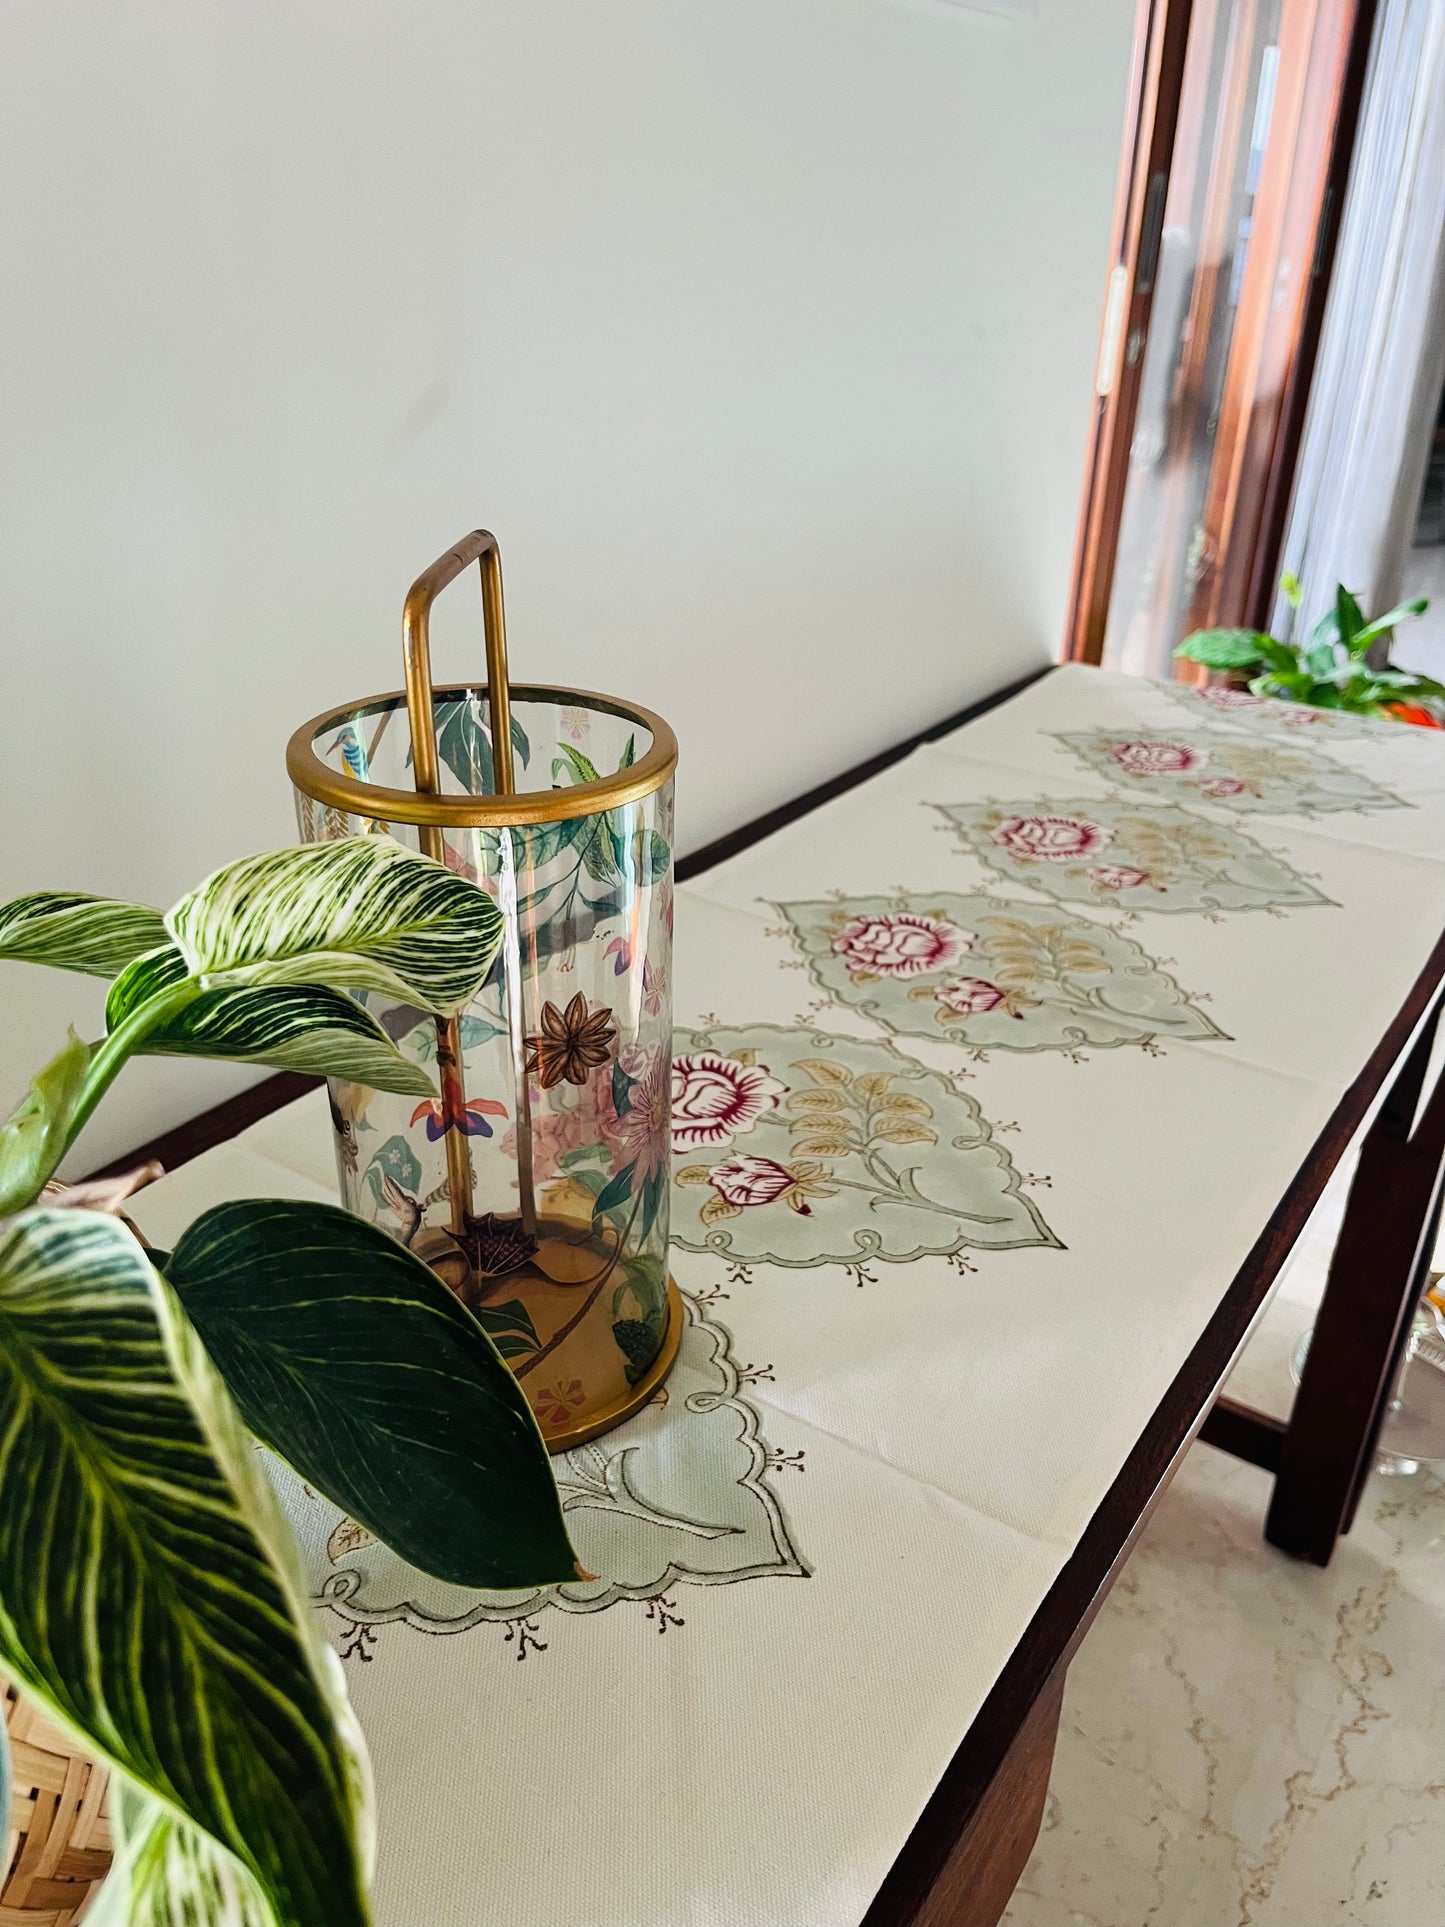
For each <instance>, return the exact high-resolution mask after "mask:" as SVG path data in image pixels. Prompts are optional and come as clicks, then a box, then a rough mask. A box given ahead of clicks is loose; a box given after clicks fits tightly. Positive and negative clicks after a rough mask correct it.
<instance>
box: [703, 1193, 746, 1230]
mask: <svg viewBox="0 0 1445 1927" xmlns="http://www.w3.org/2000/svg"><path fill="white" fill-rule="evenodd" d="M697 1215H698V1216H699V1217H700V1218H701V1219H702V1221H703V1223H704V1224H717V1223H718V1222H719V1221H720V1220H721V1219H723V1218H740V1217H741V1216H742V1215H743V1208H742V1206H741V1205H740V1204H729V1203H728V1201H727V1199H726V1198H722V1197H719V1196H718V1194H717V1192H716V1191H714V1192H713V1194H712V1196H711V1197H710V1198H709V1199H708V1201H707V1203H706V1204H705V1205H704V1206H703V1207H702V1210H701V1211H699V1212H698V1214H697Z"/></svg>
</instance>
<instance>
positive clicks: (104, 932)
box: [0, 890, 166, 977]
mask: <svg viewBox="0 0 1445 1927" xmlns="http://www.w3.org/2000/svg"><path fill="white" fill-rule="evenodd" d="M165 940H166V926H165V919H164V918H163V917H162V915H161V913H160V911H159V910H151V909H148V908H147V907H146V905H145V904H143V903H117V902H115V901H114V900H113V899H112V898H110V897H88V896H82V895H80V894H79V892H77V891H74V890H37V891H36V892H35V893H34V894H33V895H31V896H26V897H16V898H14V899H13V900H12V901H11V902H9V903H4V904H0V957H12V958H14V959H16V961H18V962H20V963H39V964H52V965H53V966H54V967H55V968H56V969H57V970H83V971H84V972H85V973H86V975H87V976H90V977H113V976H115V974H116V972H117V971H119V970H124V969H125V967H126V965H127V964H128V963H129V962H130V961H131V959H132V958H133V957H139V956H140V955H141V953H142V952H143V951H146V950H154V949H155V947H156V945H157V944H161V943H164V942H165Z"/></svg>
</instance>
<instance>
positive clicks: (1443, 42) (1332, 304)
mask: <svg viewBox="0 0 1445 1927" xmlns="http://www.w3.org/2000/svg"><path fill="white" fill-rule="evenodd" d="M1442 379H1445V0H1384V4H1383V5H1382V7H1381V9H1380V16H1379V19H1378V21H1377V23H1376V28H1375V37H1374V45H1373V48H1372V50H1371V55H1370V67H1369V73H1368V77H1367V79H1366V83H1365V97H1364V104H1363V111H1362V114H1361V121H1360V132H1359V140H1358V144H1357V147H1356V151H1355V159H1354V164H1353V167H1352V170H1351V175H1350V184H1349V190H1348V192H1347V195H1346V198H1345V206H1344V212H1343V217H1342V221H1341V227H1340V241H1339V247H1338V250H1337V252H1336V259H1335V271H1334V277H1333V280H1332V283H1331V287H1330V298H1329V302H1328V305H1327V307H1326V311H1325V323H1324V331H1323V334H1322V336H1321V339H1320V355H1319V361H1318V363H1317V366H1316V373H1315V382H1314V387H1313V390H1312V392H1311V396H1310V405H1309V412H1308V415H1307V417H1306V422H1305V433H1304V440H1303V442H1302V445H1301V450H1300V463H1299V472H1298V475H1297V478H1296V482H1295V493H1294V500H1293V502H1292V504H1291V508H1290V521H1289V528H1288V532H1287V534H1286V537H1285V548H1284V565H1285V567H1286V568H1287V569H1291V570H1293V572H1294V573H1295V574H1296V575H1297V576H1298V577H1299V579H1300V582H1301V583H1302V585H1303V588H1304V606H1303V610H1302V616H1303V619H1304V620H1305V621H1306V622H1312V621H1313V620H1314V619H1315V617H1316V616H1317V615H1319V614H1320V613H1321V611H1322V610H1324V609H1325V608H1326V607H1328V605H1329V604H1330V603H1331V602H1332V601H1333V599H1334V593H1335V584H1336V583H1337V582H1343V583H1344V584H1345V585H1346V586H1347V587H1348V588H1350V589H1352V590H1353V591H1354V592H1355V594H1357V595H1358V596H1359V597H1360V600H1361V602H1362V603H1363V604H1364V606H1365V607H1366V608H1367V609H1371V610H1379V609H1381V608H1384V607H1387V606H1388V605H1389V604H1390V603H1391V602H1392V601H1393V600H1395V598H1396V596H1397V594H1398V591H1399V587H1400V573H1401V569H1402V567H1403V563H1404V556H1405V550H1406V548H1407V546H1408V544H1409V541H1410V533H1411V528H1412V525H1413V521H1414V515H1415V507H1416V503H1417V501H1418V498H1419V492H1420V484H1421V480H1422V477H1423V475H1424V469H1425V461H1426V455H1427V451H1428V445H1429V437H1430V431H1431V427H1432V424H1433V420H1434V413H1435V406H1436V403H1437V401H1438V398H1439V394H1440V387H1441V382H1442ZM1288 614H1289V612H1288V609H1287V608H1286V607H1285V606H1284V604H1283V602H1281V603H1280V604H1279V605H1278V606H1277V607H1276V610H1275V622H1276V633H1277V634H1278V633H1283V625H1284V624H1285V623H1286V621H1287V618H1288Z"/></svg>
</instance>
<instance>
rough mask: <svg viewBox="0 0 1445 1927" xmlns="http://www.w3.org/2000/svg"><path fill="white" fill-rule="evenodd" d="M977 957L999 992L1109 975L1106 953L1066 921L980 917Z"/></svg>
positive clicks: (1031, 988) (1019, 991) (1017, 990)
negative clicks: (990, 973)
mask: <svg viewBox="0 0 1445 1927" xmlns="http://www.w3.org/2000/svg"><path fill="white" fill-rule="evenodd" d="M978 949H979V955H980V956H981V957H982V958H985V959H986V960H987V962H988V964H989V965H990V967H991V970H992V974H993V981H994V982H995V983H996V984H997V985H998V987H999V989H1000V990H1005V991H1011V992H1014V993H1021V992H1026V991H1030V990H1037V989H1038V988H1040V987H1041V986H1042V985H1044V984H1049V983H1060V982H1062V981H1063V979H1064V978H1066V977H1088V976H1108V974H1109V963H1108V959H1107V958H1106V957H1105V955H1104V953H1103V951H1102V950H1101V949H1100V948H1099V946H1098V945H1097V944H1096V943H1091V942H1090V941H1089V939H1088V938H1087V937H1083V936H1080V935H1079V934H1078V932H1077V930H1075V929H1073V928H1071V927H1070V926H1069V925H1068V924H1063V923H1025V922H1024V920H1023V919H1022V918H1021V917H980V919H979V937H978Z"/></svg>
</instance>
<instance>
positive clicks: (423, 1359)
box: [166, 1199, 577, 1588]
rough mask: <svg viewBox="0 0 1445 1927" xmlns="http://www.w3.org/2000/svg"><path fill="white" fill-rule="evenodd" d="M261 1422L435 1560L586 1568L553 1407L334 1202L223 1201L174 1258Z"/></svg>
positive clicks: (473, 1578)
mask: <svg viewBox="0 0 1445 1927" xmlns="http://www.w3.org/2000/svg"><path fill="white" fill-rule="evenodd" d="M166 1275H167V1277H168V1278H169V1280H170V1282H171V1284H172V1285H174V1287H175V1289H176V1290H177V1291H178V1292H179V1294H180V1296H181V1300H182V1302H183V1303H184V1305H185V1307H186V1310H187V1311H188V1312H189V1314H190V1316H191V1318H192V1319H193V1320H194V1322H195V1324H196V1327H197V1329H198V1330H199V1331H200V1333H201V1336H202V1338H203V1339H204V1340H205V1343H206V1347H207V1349H208V1350H209V1352H210V1354H211V1356H212V1358H213V1359H214V1360H215V1362H216V1365H217V1367H218V1368H219V1369H220V1371H221V1373H222V1374H223V1375H224V1377H225V1380H226V1383H227V1385H228V1386H229V1387H230V1388H231V1392H232V1395H233V1397H234V1398H235V1400H236V1402H237V1404H238V1405H239V1406H240V1408H241V1413H242V1415H243V1417H244V1418H245V1420H246V1422H247V1424H248V1425H249V1426H250V1427H251V1430H252V1431H253V1432H255V1434H256V1435H257V1437H258V1438H260V1439H262V1440H264V1442H265V1443H266V1444H267V1445H269V1446H270V1447H271V1448H272V1450H273V1451H275V1452H277V1453H278V1454H279V1455H280V1456H281V1457H282V1458H283V1459H285V1460H286V1462H287V1463H288V1464H289V1465H291V1466H293V1467H294V1468H295V1470H296V1471H297V1472H298V1473H299V1474H300V1475H301V1477H302V1478H303V1479H305V1480H306V1481H307V1482H308V1483H309V1484H311V1485H314V1486H316V1487H317V1488H318V1489H319V1490H320V1491H322V1492H324V1493H325V1494H326V1496H327V1497H328V1498H329V1499H330V1500H332V1502H333V1503H334V1504H336V1505H338V1506H340V1507H341V1509H342V1510H343V1511H344V1512H345V1513H346V1514H347V1515H348V1516H349V1517H350V1518H353V1519H356V1520H358V1521H359V1522H360V1523H361V1524H362V1525H364V1526H365V1527H366V1528H367V1529H368V1530H369V1531H371V1532H373V1533H375V1535H376V1537H377V1538H378V1539H380V1540H382V1541H383V1542H384V1543H385V1544H386V1545H388V1546H390V1547H391V1548H392V1550H393V1551H394V1552H397V1553H399V1554H400V1555H401V1557H402V1558H403V1559H406V1560H408V1561H409V1562H410V1563H411V1564H412V1565H415V1566H419V1567H420V1568H421V1569H422V1570H423V1571H424V1572H429V1573H432V1574H434V1575H435V1576H436V1577H437V1578H439V1579H444V1580H447V1581H449V1582H450V1583H451V1584H453V1585H458V1586H486V1587H492V1588H510V1587H518V1586H537V1585H546V1584H550V1583H555V1582H560V1581H562V1580H565V1579H570V1578H572V1577H573V1576H574V1575H575V1572H576V1565H577V1556H576V1554H575V1553H574V1552H573V1550H572V1547H571V1545H570V1543H569V1541H568V1538H567V1531H566V1528H565V1526H564V1525H563V1523H562V1512H561V1507H560V1504H559V1502H558V1498H557V1489H556V1486H555V1484H554V1483H553V1479H552V1472H551V1467H550V1464H549V1462H548V1458H547V1452H546V1448H545V1446H544V1445H543V1444H542V1438H541V1434H540V1433H539V1432H538V1430H537V1422H536V1420H535V1419H534V1418H533V1416H532V1413H531V1409H530V1407H529V1406H528V1404H527V1401H526V1398H525V1397H524V1396H523V1393H522V1389H521V1387H520V1386H519V1385H518V1383H517V1381H516V1379H515V1378H513V1376H512V1374H511V1373H510V1372H509V1371H508V1370H507V1368H506V1366H505V1365H504V1364H503V1363H502V1361H501V1359H500V1358H499V1357H498V1356H497V1353H496V1351H495V1349H494V1348H493V1346H492V1345H491V1343H490V1342H489V1340H488V1339H487V1337H486V1335H485V1334H484V1332H483V1331H482V1328H481V1326H480V1325H479V1324H478V1323H477V1321H476V1319H475V1318H473V1317H472V1315H471V1313H470V1312H469V1311H467V1310H466V1309H465V1307H464V1306H463V1305H461V1304H460V1303H459V1302H458V1300H457V1299H456V1298H454V1297H453V1296H452V1294H451V1292H449V1291H448V1290H447V1288H446V1286H445V1285H443V1284H442V1283H441V1281H440V1280H439V1279H438V1278H437V1277H436V1275H435V1273H433V1272H432V1271H431V1270H430V1269H429V1268H428V1267H427V1266H426V1265H424V1264H423V1263H422V1262H421V1260H420V1259H419V1258H416V1257H414V1256H413V1255H412V1253H411V1252H409V1251H407V1250H406V1249H405V1248H404V1247H403V1246H402V1245H400V1244H398V1243H397V1242H396V1241H395V1240H394V1239H392V1238H389V1237H388V1236H387V1235H386V1233H385V1232H384V1231H379V1230H378V1229H377V1228H376V1226H375V1225H370V1224H366V1223H365V1222H364V1221H363V1220H362V1219H360V1218H356V1217H353V1216H352V1215H351V1213H350V1212H348V1211H342V1210H340V1209H338V1208H337V1207H336V1206H335V1205H325V1204H300V1203H293V1202H289V1201H284V1200H268V1199H250V1200H248V1201H246V1202H243V1203H236V1204H222V1205H217V1206H216V1207H215V1209H214V1210H211V1211H207V1212H206V1213H204V1215H203V1216H201V1217H200V1218H198V1219H197V1220H196V1222H195V1223H194V1224H193V1225H192V1226H191V1227H190V1229H189V1230H188V1231H187V1232H186V1233H185V1234H184V1236H183V1237H182V1238H181V1241H180V1243H179V1244H178V1245H177V1246H176V1248H175V1251H174V1252H173V1254H172V1256H171V1261H170V1263H169V1265H168V1266H167V1267H166Z"/></svg>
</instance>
